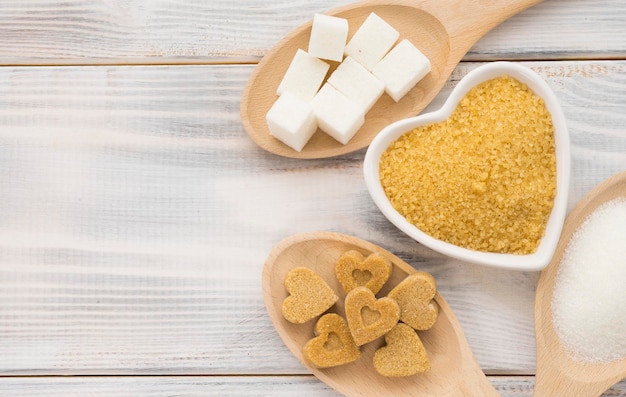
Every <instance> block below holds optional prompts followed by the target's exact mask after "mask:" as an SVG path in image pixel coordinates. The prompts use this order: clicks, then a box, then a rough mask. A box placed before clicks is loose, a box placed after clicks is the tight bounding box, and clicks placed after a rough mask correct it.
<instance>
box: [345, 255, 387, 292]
mask: <svg viewBox="0 0 626 397" xmlns="http://www.w3.org/2000/svg"><path fill="white" fill-rule="evenodd" d="M335 274H336V275H337V280H339V283H341V286H342V287H343V289H344V290H345V291H346V292H350V291H352V290H353V289H354V288H356V287H361V286H362V287H367V288H369V289H370V290H371V291H372V292H373V293H374V294H376V293H378V291H380V289H381V288H382V287H383V285H385V283H386V282H387V280H388V279H389V276H390V275H391V262H389V261H388V260H387V258H385V257H384V256H382V255H381V254H379V253H372V254H370V255H369V256H368V257H367V258H364V256H363V254H361V253H360V252H359V251H356V250H350V251H346V252H344V253H343V254H342V255H341V256H340V257H339V259H338V260H337V263H336V264H335Z"/></svg>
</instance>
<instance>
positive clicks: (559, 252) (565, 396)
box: [534, 172, 626, 397]
mask: <svg viewBox="0 0 626 397" xmlns="http://www.w3.org/2000/svg"><path fill="white" fill-rule="evenodd" d="M618 197H626V172H622V173H620V174H617V175H615V176H613V177H611V178H609V179H607V180H606V181H604V182H603V183H601V184H599V185H598V186H597V187H596V188H594V189H593V190H592V191H591V192H589V193H588V194H587V195H586V196H585V197H584V198H583V199H582V200H581V201H580V202H579V203H578V205H576V207H575V208H574V209H573V210H572V212H571V213H570V214H569V215H568V217H567V218H566V220H565V224H564V226H563V231H562V234H561V239H560V240H559V243H558V245H557V248H556V252H555V254H554V256H553V258H552V261H551V262H550V264H549V265H548V266H547V267H546V268H545V269H544V270H543V271H542V272H541V275H540V278H539V282H538V284H537V292H536V298H535V334H536V341H537V375H536V381H535V392H534V396H535V397H571V396H577V397H587V396H588V397H592V396H594V397H595V396H599V395H601V394H602V393H603V392H604V391H606V390H607V389H608V388H609V387H611V386H612V385H614V384H615V383H617V382H619V381H620V380H621V379H624V378H626V358H624V359H623V360H621V361H613V362H610V363H601V364H593V363H583V362H580V361H577V360H574V359H573V358H572V356H571V355H570V354H569V353H568V352H567V351H566V350H565V349H564V348H563V346H562V345H561V343H560V341H559V337H558V335H557V333H556V331H555V329H554V327H553V323H552V296H553V292H554V284H555V279H556V276H557V271H558V268H559V264H560V263H561V260H562V258H563V253H564V251H565V249H566V247H567V245H568V243H569V241H570V239H571V238H572V235H573V234H574V232H575V231H576V230H577V229H578V228H579V227H580V225H581V224H582V223H583V221H584V220H585V219H586V218H587V217H588V216H589V215H590V214H591V213H592V212H593V211H595V209H596V208H598V206H600V205H602V204H603V203H605V202H607V201H610V200H613V199H615V198H618Z"/></svg>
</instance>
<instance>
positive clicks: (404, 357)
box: [373, 323, 430, 377]
mask: <svg viewBox="0 0 626 397" xmlns="http://www.w3.org/2000/svg"><path fill="white" fill-rule="evenodd" d="M385 342H386V346H384V347H381V348H379V349H378V350H376V352H375V353H374V359H373V362H374V368H375V369H376V371H378V373H379V374H381V375H384V376H389V377H392V376H393V377H400V376H411V375H415V374H419V373H421V372H426V371H428V370H430V359H429V358H428V354H427V353H426V349H425V348H424V345H423V344H422V341H421V339H420V338H419V336H418V335H417V333H416V332H415V330H414V329H413V328H411V327H409V326H408V325H406V324H403V323H398V324H397V325H396V326H395V327H394V328H393V329H392V330H391V331H389V332H388V333H387V334H386V335H385Z"/></svg>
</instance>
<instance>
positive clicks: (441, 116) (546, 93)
mask: <svg viewBox="0 0 626 397" xmlns="http://www.w3.org/2000/svg"><path fill="white" fill-rule="evenodd" d="M502 75H509V76H511V77H513V78H514V79H516V80H518V81H520V82H522V83H525V84H526V85H527V86H528V87H529V88H530V89H531V90H532V91H533V92H534V93H535V94H536V95H538V96H540V97H541V98H543V100H544V102H545V105H546V107H547V109H548V111H549V112H550V114H551V116H552V124H553V126H554V130H555V144H556V147H555V150H556V166H557V171H556V174H557V175H556V179H557V180H556V197H555V200H554V206H553V209H552V212H551V214H550V216H549V218H548V222H547V225H546V229H545V233H544V236H543V238H542V239H541V241H540V243H539V246H538V247H537V249H536V250H535V252H534V253H532V254H527V255H517V254H500V253H491V252H480V251H474V250H470V249H466V248H463V247H460V246H457V245H453V244H450V243H448V242H445V241H442V240H439V239H436V238H433V237H432V236H430V235H428V234H426V233H424V232H423V231H421V230H420V229H419V228H417V227H416V226H414V225H413V224H411V223H409V222H408V221H407V220H406V219H405V217H404V216H403V215H402V214H400V213H399V212H398V211H396V210H395V209H394V208H393V206H392V205H391V203H390V202H389V200H388V198H387V196H386V195H385V192H384V190H383V187H382V185H381V182H380V177H379V162H380V157H381V155H382V154H383V153H384V152H385V150H386V149H387V147H388V146H389V145H390V144H391V143H393V142H394V141H396V140H397V139H398V138H399V137H400V136H401V135H403V134H405V133H407V132H409V131H411V130H412V129H413V128H416V127H419V126H422V125H426V124H430V123H437V122H440V121H444V120H446V119H447V118H448V117H450V115H451V114H452V112H453V111H454V109H455V108H456V107H457V104H458V103H459V101H460V100H461V99H462V98H463V97H464V96H465V95H466V94H467V92H468V91H469V90H470V89H471V88H473V87H474V86H476V85H478V84H480V83H482V82H484V81H487V80H491V79H494V78H497V77H500V76H502ZM363 172H364V176H365V183H366V185H367V189H368V190H369V193H370V195H371V196H372V199H373V200H374V203H375V204H376V206H377V207H378V208H379V209H380V211H382V213H383V214H384V215H385V216H386V217H387V219H389V221H391V222H392V223H393V224H394V225H395V226H396V227H398V228H399V229H400V230H402V231H403V232H404V233H406V234H407V235H409V236H410V237H412V238H413V239H415V240H416V241H418V242H420V243H421V244H423V245H425V246H427V247H429V248H431V249H433V250H435V251H438V252H440V253H442V254H445V255H447V256H450V257H453V258H456V259H459V260H461V261H465V262H470V263H476V264H481V265H487V266H494V267H500V268H506V269H512V270H528V271H538V270H541V269H543V268H544V267H546V266H547V264H548V263H549V262H550V259H551V258H552V255H553V254H554V251H555V249H556V245H557V243H558V241H559V237H560V234H561V229H562V227H563V222H564V220H565V215H566V212H567V194H568V190H569V178H570V145H569V135H568V132H567V126H566V123H565V117H564V116H563V112H562V110H561V107H560V105H559V102H558V100H557V98H556V96H555V95H554V93H553V92H552V90H551V89H550V87H549V86H548V85H547V84H546V82H545V81H544V80H543V79H542V78H541V77H540V76H539V75H537V74H536V73H535V72H533V71H532V70H530V69H528V68H526V67H524V66H521V65H519V64H516V63H512V62H493V63H489V64H486V65H484V66H480V67H478V68H476V69H474V70H472V71H471V72H470V73H468V74H467V75H466V76H465V77H464V78H463V79H462V80H461V81H460V82H459V83H458V85H457V86H456V87H455V88H454V90H453V91H452V93H451V94H450V96H449V98H448V99H447V101H446V102H445V104H444V105H443V106H442V107H441V108H440V109H439V110H437V111H434V112H431V113H426V114H422V115H419V116H417V117H412V118H407V119H404V120H399V121H397V122H395V123H393V124H390V125H389V126H387V127H386V128H384V129H383V130H382V131H381V132H380V133H379V134H378V135H377V136H376V138H375V139H374V140H373V141H372V143H371V144H370V146H369V148H368V150H367V153H366V155H365V160H364V165H363Z"/></svg>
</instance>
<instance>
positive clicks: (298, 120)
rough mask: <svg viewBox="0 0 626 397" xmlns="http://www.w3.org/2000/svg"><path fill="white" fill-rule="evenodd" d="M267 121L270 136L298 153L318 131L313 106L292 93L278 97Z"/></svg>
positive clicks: (266, 118)
mask: <svg viewBox="0 0 626 397" xmlns="http://www.w3.org/2000/svg"><path fill="white" fill-rule="evenodd" d="M265 120H266V121H267V126H268V127H269V129H270V134H271V135H272V136H274V137H275V138H277V139H278V140H280V141H281V142H283V143H284V144H286V145H287V146H289V147H291V148H292V149H293V150H295V151H297V152H299V151H301V150H302V148H303V147H304V145H306V143H307V142H308V141H309V139H311V136H313V134H314V133H315V131H316V130H317V122H316V119H315V114H314V113H313V105H312V104H311V103H310V102H306V101H303V100H302V99H300V98H298V97H297V96H295V95H292V94H290V93H285V94H283V95H281V96H280V97H278V99H277V100H276V102H274V104H273V105H272V107H271V108H270V110H269V111H268V112H267V114H266V115H265Z"/></svg>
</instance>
